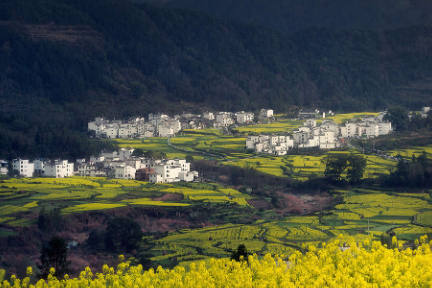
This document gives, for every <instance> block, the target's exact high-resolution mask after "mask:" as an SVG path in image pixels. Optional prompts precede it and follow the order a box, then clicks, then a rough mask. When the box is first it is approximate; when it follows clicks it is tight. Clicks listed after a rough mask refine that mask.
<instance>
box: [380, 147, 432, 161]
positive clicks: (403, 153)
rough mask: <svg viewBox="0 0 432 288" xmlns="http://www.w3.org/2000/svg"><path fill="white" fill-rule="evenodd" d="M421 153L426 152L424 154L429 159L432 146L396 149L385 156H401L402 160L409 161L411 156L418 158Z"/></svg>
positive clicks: (431, 154)
mask: <svg viewBox="0 0 432 288" xmlns="http://www.w3.org/2000/svg"><path fill="white" fill-rule="evenodd" d="M423 151H424V152H426V154H427V155H428V157H429V158H430V157H431V156H432V145H428V146H419V147H412V148H409V149H398V150H393V151H390V152H388V153H387V154H389V155H393V156H397V155H401V156H402V157H404V158H407V159H411V157H412V155H415V156H416V157H418V156H420V155H421V154H422V153H423Z"/></svg>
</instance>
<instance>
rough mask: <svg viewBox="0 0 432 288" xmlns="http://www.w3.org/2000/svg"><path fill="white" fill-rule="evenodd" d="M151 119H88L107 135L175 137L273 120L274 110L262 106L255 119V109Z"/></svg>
mask: <svg viewBox="0 0 432 288" xmlns="http://www.w3.org/2000/svg"><path fill="white" fill-rule="evenodd" d="M147 119H148V121H145V119H144V117H136V118H131V119H128V120H108V119H105V118H103V117H97V118H96V119H95V120H94V121H91V122H89V123H88V131H89V136H90V137H92V138H103V139H114V138H123V139H125V138H126V139H142V138H147V137H174V136H175V135H176V134H177V133H178V132H180V130H183V129H204V128H226V127H229V126H231V125H239V126H241V125H250V124H253V123H255V120H257V121H260V122H269V121H273V120H274V118H273V110H271V109H261V111H260V113H259V117H258V118H257V119H255V115H254V113H253V112H245V111H240V112H236V113H232V112H218V113H213V112H208V111H207V112H204V113H203V114H199V115H196V114H191V113H183V114H181V115H175V116H174V117H173V118H171V117H169V116H168V115H166V114H162V113H158V114H149V115H148V118H147Z"/></svg>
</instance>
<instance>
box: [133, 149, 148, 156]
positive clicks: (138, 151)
mask: <svg viewBox="0 0 432 288" xmlns="http://www.w3.org/2000/svg"><path fill="white" fill-rule="evenodd" d="M144 154H145V152H144V150H143V149H141V148H136V149H135V150H134V151H133V152H132V156H135V157H141V156H143V155H144Z"/></svg>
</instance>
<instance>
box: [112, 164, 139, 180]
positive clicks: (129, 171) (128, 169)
mask: <svg viewBox="0 0 432 288" xmlns="http://www.w3.org/2000/svg"><path fill="white" fill-rule="evenodd" d="M135 173H136V169H135V168H134V167H132V166H129V165H119V166H117V167H115V176H114V177H115V178H116V179H129V180H131V179H135Z"/></svg>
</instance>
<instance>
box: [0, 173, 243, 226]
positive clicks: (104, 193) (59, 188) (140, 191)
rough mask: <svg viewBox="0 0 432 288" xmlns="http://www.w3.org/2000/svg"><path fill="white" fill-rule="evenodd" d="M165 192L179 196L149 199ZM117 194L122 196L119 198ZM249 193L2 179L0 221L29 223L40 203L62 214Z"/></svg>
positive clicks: (239, 198) (202, 186)
mask: <svg viewBox="0 0 432 288" xmlns="http://www.w3.org/2000/svg"><path fill="white" fill-rule="evenodd" d="M210 189H211V190H210ZM167 193H168V194H171V193H178V194H180V195H181V196H182V197H181V198H183V200H180V201H171V200H166V201H160V200H153V199H152V198H158V197H161V196H162V195H164V194H167ZM119 197H121V198H120V199H122V198H125V199H122V200H121V201H119V200H118V199H119ZM249 197H250V196H249V195H245V194H242V193H240V192H239V191H237V190H235V189H232V188H227V187H224V186H222V185H219V184H208V183H187V184H184V183H179V184H164V185H159V184H151V183H148V182H141V181H135V180H120V179H106V178H99V177H93V178H92V177H71V178H59V179H56V178H19V179H5V180H2V182H1V183H0V223H2V224H7V225H10V226H26V225H32V224H34V220H26V218H25V217H27V216H29V217H30V213H31V212H38V211H39V210H40V209H41V207H44V206H47V207H50V208H55V207H58V208H61V213H62V214H71V213H80V212H86V211H97V210H106V209H115V208H121V207H126V206H160V207H167V208H169V207H172V208H175V207H185V206H190V205H195V204H200V203H202V202H213V203H225V202H227V203H236V204H238V205H241V206H247V205H248V204H247V202H246V199H249ZM177 199H178V198H177ZM19 215H24V218H23V220H19V221H18V219H21V217H18V216H19ZM26 215H27V216H26ZM29 219H30V218H29ZM33 219H34V218H33Z"/></svg>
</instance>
